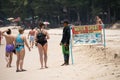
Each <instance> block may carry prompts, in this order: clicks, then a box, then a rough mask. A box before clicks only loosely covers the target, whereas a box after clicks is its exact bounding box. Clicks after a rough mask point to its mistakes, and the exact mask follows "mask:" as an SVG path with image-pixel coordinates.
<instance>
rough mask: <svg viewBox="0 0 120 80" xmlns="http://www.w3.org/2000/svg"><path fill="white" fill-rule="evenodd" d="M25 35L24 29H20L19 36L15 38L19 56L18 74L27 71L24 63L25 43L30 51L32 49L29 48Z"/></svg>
mask: <svg viewBox="0 0 120 80" xmlns="http://www.w3.org/2000/svg"><path fill="white" fill-rule="evenodd" d="M23 33H24V29H23V28H20V29H19V34H18V35H17V37H16V38H15V47H16V55H17V62H16V66H17V70H16V72H21V71H26V70H25V69H23V61H24V56H25V46H24V43H25V44H26V46H27V47H28V49H29V51H30V47H29V46H28V43H27V40H26V37H25V36H24V35H23Z"/></svg>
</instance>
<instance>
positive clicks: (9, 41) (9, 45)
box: [2, 29, 15, 67]
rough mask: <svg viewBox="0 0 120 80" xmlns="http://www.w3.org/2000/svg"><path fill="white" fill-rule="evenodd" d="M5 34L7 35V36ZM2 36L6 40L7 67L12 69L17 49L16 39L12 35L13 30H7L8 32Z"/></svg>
mask: <svg viewBox="0 0 120 80" xmlns="http://www.w3.org/2000/svg"><path fill="white" fill-rule="evenodd" d="M5 32H6V33H7V34H5ZM2 35H3V36H4V37H5V39H6V61H7V65H6V67H11V63H12V56H13V51H14V49H15V47H14V40H15V37H14V36H13V35H11V29H7V30H5V31H3V32H2Z"/></svg>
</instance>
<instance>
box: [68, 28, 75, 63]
mask: <svg viewBox="0 0 120 80" xmlns="http://www.w3.org/2000/svg"><path fill="white" fill-rule="evenodd" d="M69 52H70V55H71V60H72V64H74V60H73V53H72V26H70V45H69Z"/></svg>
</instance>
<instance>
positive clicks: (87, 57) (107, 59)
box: [0, 27, 120, 80]
mask: <svg viewBox="0 0 120 80" xmlns="http://www.w3.org/2000/svg"><path fill="white" fill-rule="evenodd" d="M7 28H12V27H3V28H0V30H2V31H3V30H5V29H7ZM28 32H29V30H25V33H24V34H25V35H26V36H27V34H28ZM48 32H49V34H50V39H49V40H48V67H49V68H48V69H42V70H41V69H40V62H39V54H38V49H37V47H36V46H34V47H33V49H31V52H29V51H28V49H27V48H26V55H25V60H24V68H25V69H26V70H27V71H25V72H19V73H16V55H13V62H12V67H11V68H6V61H5V38H3V39H2V45H0V80H120V30H119V29H114V30H113V29H106V48H104V47H101V46H99V47H98V46H77V47H73V58H74V64H73V65H72V63H71V57H70V65H69V66H60V65H61V64H62V63H63V55H62V50H61V46H60V45H59V43H60V40H61V37H62V35H61V34H62V29H59V28H56V29H49V30H48ZM12 34H14V35H16V34H18V31H17V29H12Z"/></svg>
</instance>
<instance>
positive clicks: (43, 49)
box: [36, 22, 50, 69]
mask: <svg viewBox="0 0 120 80" xmlns="http://www.w3.org/2000/svg"><path fill="white" fill-rule="evenodd" d="M40 33H41V34H42V36H43V39H42V40H40V38H39V34H40ZM49 38H50V37H49V34H48V32H47V31H46V30H45V29H44V24H43V23H42V22H40V23H39V30H37V32H36V42H37V47H38V51H39V55H40V63H41V69H43V60H44V64H45V68H48V67H47V48H48V42H47V39H49Z"/></svg>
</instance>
